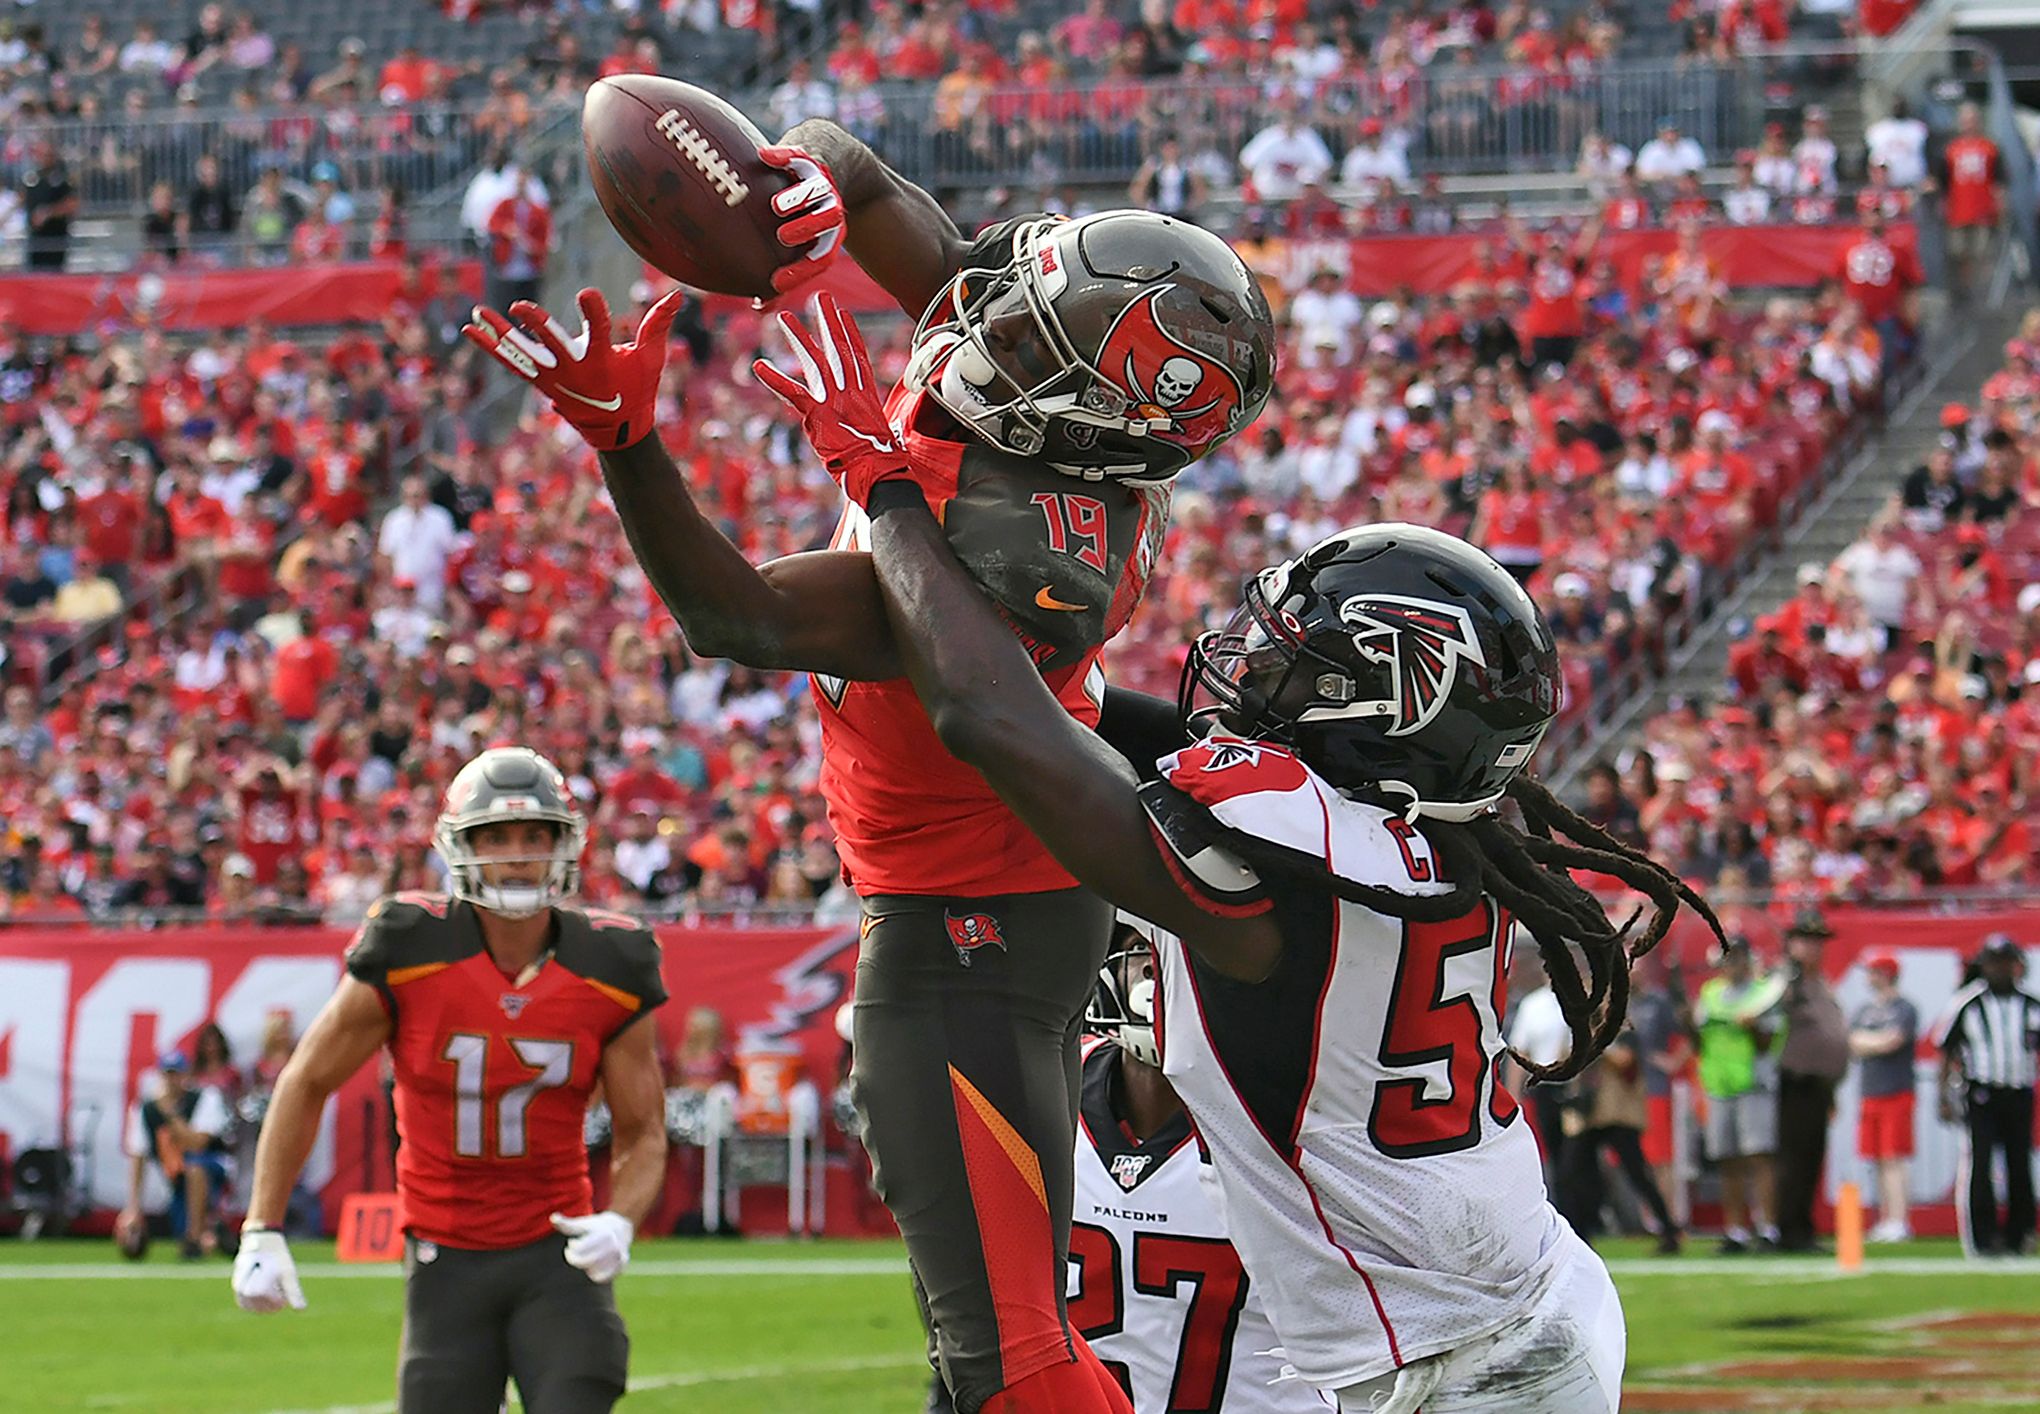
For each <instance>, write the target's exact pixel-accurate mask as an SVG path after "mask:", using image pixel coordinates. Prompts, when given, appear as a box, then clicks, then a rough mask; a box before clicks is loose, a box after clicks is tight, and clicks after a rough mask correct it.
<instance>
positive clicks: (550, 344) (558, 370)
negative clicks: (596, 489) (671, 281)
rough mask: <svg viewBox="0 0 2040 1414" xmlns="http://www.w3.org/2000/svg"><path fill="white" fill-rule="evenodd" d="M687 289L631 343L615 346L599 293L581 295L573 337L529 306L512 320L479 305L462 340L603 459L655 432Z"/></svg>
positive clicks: (672, 296)
mask: <svg viewBox="0 0 2040 1414" xmlns="http://www.w3.org/2000/svg"><path fill="white" fill-rule="evenodd" d="M683 298H685V296H684V294H683V293H682V292H681V291H680V290H677V289H676V290H672V291H670V292H669V293H668V294H667V295H666V296H665V298H663V299H661V300H660V301H659V302H658V303H657V304H655V305H653V306H652V307H651V308H650V309H648V310H646V311H645V317H644V318H643V319H642V320H641V321H640V322H639V324H638V328H637V335H636V337H635V338H633V339H632V340H631V341H630V342H629V343H625V344H617V343H612V342H611V333H610V319H609V304H608V301H606V300H604V299H603V298H602V292H601V291H600V290H582V291H581V294H580V298H579V300H578V303H579V305H580V308H581V330H580V332H579V333H578V334H569V333H568V332H567V331H566V330H565V329H564V328H562V327H561V325H560V323H559V321H558V320H556V319H554V318H553V317H552V316H551V315H550V314H548V313H546V312H545V310H543V309H541V308H540V307H539V306H538V305H536V304H533V303H532V302H531V301H530V300H519V301H517V302H516V303H515V304H513V305H511V306H510V314H509V317H508V318H505V317H504V316H503V315H501V314H499V313H497V312H496V311H495V310H493V309H487V308H484V307H483V306H481V305H476V306H475V309H474V318H473V320H472V321H471V322H470V323H468V324H466V325H464V326H462V328H461V333H463V334H465V335H466V336H467V337H468V340H469V341H470V342H471V343H473V344H474V345H476V347H478V348H480V349H482V350H484V351H485V352H487V353H488V354H489V355H490V356H491V357H492V358H494V359H495V360H496V361H497V362H498V363H500V364H502V365H503V366H504V367H505V368H507V369H509V370H510V371H511V372H512V373H514V374H516V375H517V376H518V377H519V378H521V379H523V380H524V381H525V382H526V383H528V384H530V385H531V386H532V387H533V388H536V389H537V390H538V391H539V392H540V393H541V394H543V395H544V397H545V398H546V400H547V401H548V402H550V403H551V404H552V405H553V407H554V408H555V409H557V410H558V412H559V414H560V416H561V417H563V418H565V419H566V420H567V421H568V422H569V423H571V424H572V425H573V427H574V428H575V430H576V431H578V432H579V433H580V434H581V435H582V436H583V437H584V438H586V439H587V441H588V445H589V446H591V447H593V448H594V449H595V450H596V451H598V452H620V451H622V450H623V449H624V448H625V447H628V446H630V445H632V444H633V443H635V442H637V441H639V440H640V439H642V438H644V437H645V436H647V435H648V434H650V432H651V430H652V411H653V406H654V404H655V403H656V402H657V400H658V396H659V376H660V374H661V373H663V372H664V371H665V368H666V349H667V341H668V338H669V336H670V334H671V332H672V328H673V316H674V315H675V314H676V313H678V312H679V308H680V302H681V300H682V299H683Z"/></svg>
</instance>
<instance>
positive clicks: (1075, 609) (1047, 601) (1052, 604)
mask: <svg viewBox="0 0 2040 1414" xmlns="http://www.w3.org/2000/svg"><path fill="white" fill-rule="evenodd" d="M1034 602H1035V604H1036V606H1037V607H1039V608H1043V609H1060V610H1062V611H1063V612H1064V613H1066V614H1081V613H1083V612H1084V610H1086V609H1088V608H1090V607H1091V606H1090V605H1089V604H1066V603H1064V602H1063V601H1062V600H1060V599H1058V598H1056V597H1055V591H1054V590H1053V589H1052V588H1050V587H1049V586H1048V585H1046V584H1044V585H1042V586H1041V588H1040V589H1038V590H1036V591H1035V593H1034Z"/></svg>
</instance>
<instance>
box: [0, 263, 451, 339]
mask: <svg viewBox="0 0 2040 1414" xmlns="http://www.w3.org/2000/svg"><path fill="white" fill-rule="evenodd" d="M459 268H460V288H461V292H462V293H463V294H467V295H480V294H481V292H482V268H481V265H480V263H479V262H477V261H473V260H464V261H461V262H460V267H459ZM425 276H426V284H425V288H426V289H427V290H435V289H437V288H438V276H437V275H436V274H434V273H433V270H432V268H430V267H429V266H428V268H427V269H426V271H425ZM402 278H403V267H402V265H401V264H400V263H399V262H397V261H395V260H362V261H354V262H350V263H347V264H333V265H293V266H289V267H287V268H283V269H245V270H190V269H187V270H165V271H124V272H122V273H120V274H104V275H7V276H0V317H7V318H12V319H14V320H15V321H17V322H18V323H19V324H20V325H21V328H22V331H23V332H24V333H28V334H76V333H80V332H83V331H84V330H87V329H91V328H93V327H94V326H95V325H99V324H103V323H108V322H111V323H113V324H116V325H121V326H132V325H137V324H143V323H146V324H149V325H151V326H152V327H155V328H159V329H172V330H176V329H224V328H231V327H233V326H235V325H240V324H246V323H247V322H248V321H249V320H251V319H262V320H267V321H268V322H269V323H270V324H272V325H274V326H276V327H277V328H279V329H284V328H290V327H293V326H296V325H303V324H343V323H356V322H362V321H371V320H376V319H380V318H382V316H383V315H384V314H385V313H387V312H388V310H389V307H390V304H391V302H392V301H393V300H394V299H395V298H396V295H397V292H398V290H399V288H400V284H401V281H402Z"/></svg>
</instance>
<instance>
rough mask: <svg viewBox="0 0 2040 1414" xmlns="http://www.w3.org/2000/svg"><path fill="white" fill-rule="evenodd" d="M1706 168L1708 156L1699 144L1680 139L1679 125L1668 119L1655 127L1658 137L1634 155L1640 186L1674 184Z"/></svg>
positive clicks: (1690, 140)
mask: <svg viewBox="0 0 2040 1414" xmlns="http://www.w3.org/2000/svg"><path fill="white" fill-rule="evenodd" d="M1706 166H1707V154H1706V153H1705V152H1702V151H1701V150H1700V144H1699V143H1697V142H1695V141H1693V139H1691V138H1689V137H1685V136H1683V135H1681V133H1680V132H1679V125H1678V123H1677V122H1675V121H1674V120H1673V119H1671V118H1665V119H1662V120H1661V121H1660V122H1659V123H1658V130H1657V136H1656V137H1654V138H1652V139H1651V140H1650V141H1649V142H1647V143H1645V144H1644V145H1643V147H1642V149H1641V150H1640V151H1638V153H1637V154H1636V177H1637V180H1638V181H1641V182H1648V183H1653V184H1657V183H1668V182H1675V181H1677V180H1678V179H1679V178H1681V177H1685V176H1696V175H1698V174H1699V173H1700V172H1701V170H1702V169H1704V168H1705V167H1706Z"/></svg>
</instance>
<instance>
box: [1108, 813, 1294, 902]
mask: <svg viewBox="0 0 2040 1414" xmlns="http://www.w3.org/2000/svg"><path fill="white" fill-rule="evenodd" d="M1140 803H1141V807H1142V809H1144V810H1146V811H1147V817H1148V826H1149V828H1150V829H1152V830H1153V832H1154V836H1155V845H1156V847H1157V849H1159V850H1160V851H1161V855H1162V860H1163V862H1164V863H1165V864H1167V865H1168V867H1169V873H1170V874H1171V875H1172V876H1174V878H1175V880H1176V884H1177V886H1178V887H1180V888H1181V889H1182V890H1183V893H1184V895H1185V896H1186V897H1188V898H1189V899H1190V901H1191V902H1192V903H1194V904H1196V905H1197V906H1198V907H1199V908H1201V909H1203V910H1204V911H1205V912H1207V913H1211V914H1215V915H1217V916H1218V917H1221V918H1247V917H1252V916H1253V915H1255V914H1260V913H1266V912H1268V911H1269V910H1270V909H1271V908H1273V907H1274V906H1275V905H1274V901H1273V900H1272V899H1271V898H1270V897H1269V895H1268V890H1267V888H1266V886H1265V885H1263V884H1262V882H1261V876H1260V875H1259V874H1257V873H1255V872H1254V869H1253V868H1252V866H1250V865H1249V864H1247V862H1246V861H1245V860H1243V859H1241V858H1240V857H1239V856H1238V855H1236V854H1234V853H1232V852H1231V851H1230V850H1228V849H1226V848H1225V847H1224V846H1223V845H1221V844H1219V843H1218V842H1217V837H1218V831H1217V830H1216V829H1215V828H1214V827H1213V824H1212V820H1211V815H1210V812H1209V811H1207V810H1206V809H1205V808H1204V807H1203V806H1201V805H1199V804H1198V803H1197V802H1196V801H1195V800H1193V799H1191V798H1190V797H1189V796H1188V795H1187V794H1185V793H1184V792H1183V791H1180V790H1178V789H1177V788H1176V787H1174V786H1172V785H1170V784H1169V783H1168V782H1166V781H1150V782H1148V783H1147V784H1146V785H1144V786H1142V787H1141V788H1140Z"/></svg>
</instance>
